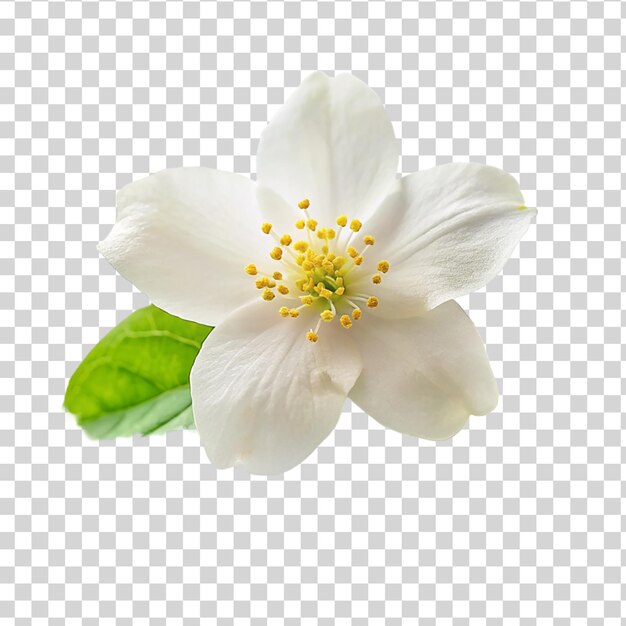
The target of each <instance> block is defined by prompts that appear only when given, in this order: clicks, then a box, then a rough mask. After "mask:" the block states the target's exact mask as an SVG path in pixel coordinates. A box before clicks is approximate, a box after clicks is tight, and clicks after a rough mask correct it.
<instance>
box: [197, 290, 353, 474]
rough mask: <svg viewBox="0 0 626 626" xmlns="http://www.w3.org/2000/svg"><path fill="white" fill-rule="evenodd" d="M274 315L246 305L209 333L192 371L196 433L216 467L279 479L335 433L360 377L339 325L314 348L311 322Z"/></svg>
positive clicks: (270, 307) (269, 307)
mask: <svg viewBox="0 0 626 626" xmlns="http://www.w3.org/2000/svg"><path fill="white" fill-rule="evenodd" d="M277 309H278V306H277V305H275V304H274V303H267V302H261V303H254V304H252V305H248V306H246V307H242V308H241V309H240V310H239V311H237V312H236V313H235V314H233V315H232V316H231V317H229V318H228V319H227V320H225V321H224V323H223V324H221V325H220V326H218V327H217V328H216V329H215V330H214V331H213V332H212V333H211V334H210V335H209V337H208V338H207V340H206V341H205V342H204V345H203V346H202V349H201V350H200V353H199V354H198V357H197V359H196V362H195V364H194V366H193V369H192V371H191V396H192V399H193V412H194V416H195V422H196V427H197V429H198V433H199V434H200V440H201V442H202V445H203V446H204V448H205V450H206V452H207V455H208V456H209V458H210V459H211V461H212V462H213V463H214V464H215V465H217V466H218V467H230V466H232V465H236V464H243V465H245V466H246V468H247V469H248V470H249V471H250V472H251V473H253V474H276V473H279V472H284V471H286V470H288V469H290V468H291V467H293V466H295V465H297V464H298V463H300V462H301V461H303V460H304V459H305V458H306V457H307V456H308V455H309V454H311V452H313V451H314V450H315V448H317V446H318V445H319V444H320V443H321V442H322V441H323V440H324V439H325V438H326V437H327V436H328V435H329V434H330V433H331V432H332V430H333V429H334V427H335V424H336V423H337V420H338V419H339V415H340V414H341V409H342V406H343V403H344V401H345V399H346V397H347V394H348V392H349V391H350V389H351V388H352V386H353V385H354V382H355V381H356V379H357V377H358V375H359V373H360V371H361V359H360V355H359V352H358V350H357V349H356V347H355V346H354V344H353V342H352V341H351V339H350V337H349V335H348V333H347V332H346V331H345V330H344V329H342V328H341V327H340V326H339V324H326V325H325V326H324V327H323V328H322V329H321V330H320V333H319V341H318V342H317V343H316V344H311V343H310V342H309V341H307V339H306V331H307V330H308V328H309V326H308V325H307V323H310V321H311V320H307V319H302V318H298V319H291V318H287V319H283V318H281V317H280V316H279V315H278V313H277ZM315 319H319V318H318V317H317V316H316V315H315Z"/></svg>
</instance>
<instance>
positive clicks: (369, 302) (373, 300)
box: [367, 296, 378, 309]
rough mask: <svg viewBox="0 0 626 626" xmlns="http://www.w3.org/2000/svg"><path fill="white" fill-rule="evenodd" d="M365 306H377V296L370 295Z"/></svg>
mask: <svg viewBox="0 0 626 626" xmlns="http://www.w3.org/2000/svg"><path fill="white" fill-rule="evenodd" d="M367 306H368V307H369V308H370V309H375V308H376V307H377V306H378V298H377V297H376V296H370V297H369V298H368V299H367Z"/></svg>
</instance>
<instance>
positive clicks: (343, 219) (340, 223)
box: [335, 215, 348, 228]
mask: <svg viewBox="0 0 626 626" xmlns="http://www.w3.org/2000/svg"><path fill="white" fill-rule="evenodd" d="M335 221H336V223H337V226H341V227H342V228H343V227H344V226H345V225H346V224H347V223H348V216H347V215H340V216H339V217H338V218H337V219H336V220H335Z"/></svg>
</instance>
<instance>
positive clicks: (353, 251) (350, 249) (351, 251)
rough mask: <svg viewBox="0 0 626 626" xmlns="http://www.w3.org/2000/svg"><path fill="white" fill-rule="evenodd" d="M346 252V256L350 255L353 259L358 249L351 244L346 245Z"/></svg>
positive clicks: (357, 253) (357, 254)
mask: <svg viewBox="0 0 626 626" xmlns="http://www.w3.org/2000/svg"><path fill="white" fill-rule="evenodd" d="M346 252H347V254H348V256H351V257H352V258H353V259H354V258H355V257H357V256H359V251H358V250H357V249H356V248H353V247H352V246H348V247H347V248H346Z"/></svg>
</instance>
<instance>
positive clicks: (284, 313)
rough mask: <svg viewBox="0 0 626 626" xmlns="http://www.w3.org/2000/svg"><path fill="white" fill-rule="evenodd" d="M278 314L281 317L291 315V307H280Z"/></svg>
mask: <svg viewBox="0 0 626 626" xmlns="http://www.w3.org/2000/svg"><path fill="white" fill-rule="evenodd" d="M278 314H279V315H280V316H281V317H289V309H288V308H287V307H286V306H281V307H280V309H278Z"/></svg>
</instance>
